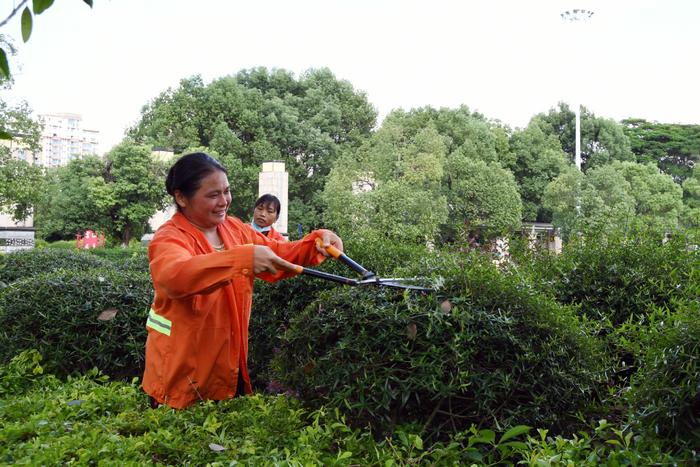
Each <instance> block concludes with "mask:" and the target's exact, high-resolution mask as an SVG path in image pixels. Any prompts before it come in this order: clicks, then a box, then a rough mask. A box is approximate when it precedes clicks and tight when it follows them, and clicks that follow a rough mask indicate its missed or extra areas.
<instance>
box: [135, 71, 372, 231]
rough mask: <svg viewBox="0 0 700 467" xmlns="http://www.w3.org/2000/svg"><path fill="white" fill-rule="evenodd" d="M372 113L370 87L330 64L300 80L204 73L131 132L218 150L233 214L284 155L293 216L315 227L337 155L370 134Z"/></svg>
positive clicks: (246, 205) (249, 201)
mask: <svg viewBox="0 0 700 467" xmlns="http://www.w3.org/2000/svg"><path fill="white" fill-rule="evenodd" d="M375 120H376V110H374V108H373V107H372V106H371V105H370V104H369V103H368V102H367V98H366V96H365V94H364V93H362V92H358V91H356V90H354V89H353V88H352V85H350V83H348V82H347V81H342V80H338V79H336V78H335V77H334V76H333V74H332V73H331V72H330V71H329V70H327V69H320V70H308V71H307V72H305V73H303V74H302V75H301V76H300V77H299V79H296V78H295V77H294V75H293V74H291V73H290V72H287V71H284V70H271V71H268V70H267V69H265V68H255V69H251V70H243V71H240V72H239V73H237V74H236V75H233V76H226V77H223V78H219V79H217V80H214V81H213V82H211V83H210V84H208V85H205V84H204V83H203V82H202V79H201V78H200V77H193V78H190V79H187V80H183V81H181V83H180V86H179V88H178V89H175V90H173V89H168V90H166V91H165V92H163V93H161V95H160V96H158V97H157V98H156V99H154V100H153V101H151V102H150V103H149V104H147V105H146V106H145V107H144V108H143V110H142V117H141V120H140V122H138V123H137V124H136V125H135V126H134V127H132V128H131V129H130V130H129V135H130V136H131V137H132V138H133V139H134V140H135V141H136V142H138V143H142V144H152V145H158V146H166V147H171V148H173V149H174V151H175V152H176V153H177V154H180V153H182V152H184V150H185V149H187V148H191V147H202V148H204V149H205V150H206V151H214V152H217V153H218V154H219V157H220V158H221V159H222V162H223V163H224V166H225V167H226V168H227V169H228V170H229V171H230V173H231V182H232V183H231V184H232V187H233V190H234V193H233V195H234V204H233V205H232V213H233V214H235V215H237V216H239V217H243V218H246V217H248V216H249V215H250V214H251V209H252V205H253V202H254V201H255V197H256V196H257V183H258V173H259V171H260V167H261V164H262V162H265V161H271V160H278V161H282V162H284V163H285V167H286V169H287V171H288V173H289V199H290V209H289V213H288V214H289V220H290V222H291V223H297V222H303V223H304V224H305V225H306V226H307V227H308V228H312V227H314V226H315V225H317V223H318V222H320V209H321V204H320V201H319V199H318V196H319V193H320V192H321V191H322V190H323V185H324V182H325V177H326V176H327V175H328V173H329V172H330V169H331V167H332V165H333V162H334V161H335V160H336V159H337V158H338V156H339V154H340V153H341V152H342V151H343V150H344V148H346V147H357V146H358V145H359V144H360V143H361V142H362V141H364V140H365V139H366V138H367V137H369V135H370V132H371V130H372V128H373V126H374V122H375ZM228 164H230V165H228ZM309 223H311V224H312V225H309Z"/></svg>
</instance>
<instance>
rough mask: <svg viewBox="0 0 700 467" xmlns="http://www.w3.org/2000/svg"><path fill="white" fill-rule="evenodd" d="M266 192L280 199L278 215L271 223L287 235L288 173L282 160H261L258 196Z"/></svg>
mask: <svg viewBox="0 0 700 467" xmlns="http://www.w3.org/2000/svg"><path fill="white" fill-rule="evenodd" d="M266 193H269V194H271V195H275V196H277V198H279V200H280V205H281V209H280V215H279V217H278V218H277V222H275V223H274V224H273V227H274V228H275V230H277V231H278V232H279V233H281V234H283V235H284V236H287V212H288V211H287V208H288V206H289V174H288V173H287V172H286V171H285V170H284V162H279V161H271V162H263V164H262V172H260V175H259V176H258V196H262V195H264V194H266Z"/></svg>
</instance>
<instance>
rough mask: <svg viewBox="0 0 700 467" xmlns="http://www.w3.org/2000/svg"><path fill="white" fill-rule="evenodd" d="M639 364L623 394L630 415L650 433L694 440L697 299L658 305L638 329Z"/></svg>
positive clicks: (698, 401) (699, 415) (698, 392)
mask: <svg viewBox="0 0 700 467" xmlns="http://www.w3.org/2000/svg"><path fill="white" fill-rule="evenodd" d="M640 337H641V345H640V348H641V352H640V354H641V355H640V357H639V370H638V371H637V373H636V374H635V375H634V377H633V378H632V383H631V390H630V392H629V400H630V402H631V407H632V410H633V411H634V415H635V418H636V419H638V420H639V421H640V422H641V423H642V424H644V425H645V426H646V427H648V428H649V429H650V431H652V432H654V433H658V434H659V435H661V436H662V437H664V438H666V439H669V440H671V441H673V442H675V443H676V444H677V445H681V446H682V445H686V446H689V447H693V446H694V447H695V448H697V447H698V446H700V302H698V300H697V299H696V300H694V301H689V302H685V303H680V304H676V306H675V307H674V309H669V308H660V309H658V310H656V312H655V313H654V315H653V316H652V317H651V323H650V325H649V326H648V328H647V331H646V332H643V333H641V336H640Z"/></svg>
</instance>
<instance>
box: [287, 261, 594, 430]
mask: <svg viewBox="0 0 700 467" xmlns="http://www.w3.org/2000/svg"><path fill="white" fill-rule="evenodd" d="M430 269H434V270H435V271H439V272H441V273H442V275H443V278H444V281H445V282H444V286H443V288H442V289H441V290H440V292H439V293H438V294H435V295H430V294H428V295H423V294H419V293H412V292H405V293H404V292H401V291H398V292H397V291H395V290H394V289H377V288H368V289H352V288H336V289H333V290H328V291H325V292H322V293H321V294H320V295H319V297H318V299H317V300H315V301H314V302H313V303H311V304H310V305H309V306H307V308H306V309H305V310H304V312H303V313H301V314H299V315H296V316H293V317H292V318H291V321H290V325H289V329H288V330H287V332H286V334H285V336H284V341H283V345H282V347H281V349H280V352H278V353H277V355H276V357H275V360H274V367H275V369H276V372H277V374H276V377H277V378H278V379H279V380H280V381H281V382H282V383H283V384H285V385H287V386H289V387H291V388H293V389H295V390H296V391H298V392H299V394H300V395H301V397H302V398H303V399H305V400H306V401H307V402H309V403H311V404H320V403H330V404H332V405H338V406H342V407H344V408H345V409H346V411H347V412H346V413H347V415H348V417H349V419H350V420H351V421H353V423H358V424H360V425H363V424H367V423H371V424H372V426H373V427H374V428H375V429H378V430H379V431H380V432H383V431H385V430H386V431H390V430H391V429H392V427H393V426H394V425H395V424H397V423H399V424H400V423H407V422H416V423H419V424H421V425H422V426H423V427H424V429H426V430H428V431H429V432H431V433H433V434H436V433H443V434H444V433H445V432H455V431H459V430H464V429H466V428H468V427H469V426H470V425H471V424H476V425H477V426H484V425H494V424H499V425H500V426H503V427H508V426H512V425H515V424H518V423H525V424H528V425H534V426H556V427H557V428H558V429H561V428H563V427H565V426H567V424H569V423H571V422H573V419H574V415H573V414H575V412H576V411H577V409H579V408H580V407H582V406H583V404H584V403H585V402H586V401H587V400H588V399H590V398H591V397H593V396H594V394H595V385H596V383H597V382H598V380H599V378H600V376H601V373H602V370H603V369H604V368H605V366H604V364H605V359H604V357H603V355H602V354H601V352H600V349H599V348H598V346H597V341H596V340H595V339H593V338H591V337H589V336H588V335H587V333H586V329H587V328H588V326H587V324H586V323H585V322H584V321H580V320H579V319H578V318H577V317H576V316H575V314H574V313H573V311H572V310H571V309H569V308H566V307H562V306H560V305H558V304H557V303H556V302H554V301H553V300H551V299H549V298H547V297H545V296H544V295H542V294H540V293H538V292H537V291H536V290H535V289H534V288H533V287H532V286H531V285H530V284H528V283H526V282H523V281H521V280H520V279H519V278H518V277H517V276H513V275H508V274H503V273H501V272H499V271H498V270H497V269H495V267H494V266H493V265H491V264H490V263H489V262H488V260H486V259H484V258H483V257H481V256H479V255H470V256H467V257H464V256H455V255H450V256H446V257H443V258H442V260H441V262H440V263H438V264H436V265H433V268H430Z"/></svg>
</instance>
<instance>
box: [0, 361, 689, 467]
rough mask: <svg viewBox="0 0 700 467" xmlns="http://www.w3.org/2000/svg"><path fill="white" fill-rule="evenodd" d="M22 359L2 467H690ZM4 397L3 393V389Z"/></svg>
mask: <svg viewBox="0 0 700 467" xmlns="http://www.w3.org/2000/svg"><path fill="white" fill-rule="evenodd" d="M40 357H41V356H40V355H39V354H38V353H37V352H36V351H27V352H25V353H23V354H22V355H20V356H18V357H16V358H15V359H13V361H12V362H11V363H10V365H8V366H2V365H0V399H2V402H1V403H0V462H2V463H3V464H11V465H14V464H17V465H66V464H78V465H151V464H157V465H205V464H206V465H212V466H219V465H238V464H243V465H334V466H351V465H373V466H375V465H376V466H380V465H381V466H396V465H520V464H524V465H552V466H553V465H577V466H578V465H590V466H593V465H696V464H697V461H698V458H697V455H695V456H694V455H693V453H692V452H691V451H689V450H688V451H685V452H681V453H679V454H678V455H671V454H669V453H667V452H664V451H663V449H661V448H660V445H659V443H658V441H657V440H656V439H655V438H654V437H653V436H651V437H647V436H639V435H638V434H637V433H635V432H633V431H631V430H630V428H629V427H618V426H616V425H612V424H609V423H607V422H606V421H605V420H601V421H599V422H598V423H596V424H595V425H594V426H593V427H587V429H586V430H582V431H581V432H579V433H577V434H576V436H574V437H571V438H570V439H567V438H562V437H560V436H556V437H554V436H549V435H547V432H546V430H537V433H535V431H536V430H534V429H528V427H522V426H519V427H515V428H514V429H512V430H508V431H505V432H502V431H501V430H498V431H493V430H490V429H482V430H477V429H476V428H470V429H469V430H468V431H464V432H460V433H458V434H457V435H455V436H454V437H453V438H450V439H448V440H447V441H446V442H438V443H430V444H429V443H426V442H424V441H423V439H422V438H421V436H420V434H418V433H416V432H415V431H411V429H410V428H409V427H404V428H401V429H399V430H397V431H396V432H395V433H394V434H393V435H392V436H391V437H387V438H384V439H380V440H375V439H374V437H373V436H372V435H373V434H372V433H371V432H369V431H361V430H356V429H351V428H350V427H349V426H348V425H347V424H346V423H345V421H344V420H343V419H342V417H339V416H338V414H337V411H336V410H332V409H328V410H326V409H321V410H319V411H316V412H312V413H309V412H307V411H306V410H304V409H303V408H302V407H300V406H299V404H298V403H297V401H295V400H294V399H293V398H287V397H260V396H252V397H242V398H237V399H233V400H230V401H224V402H220V403H217V404H212V403H205V404H195V405H194V406H192V407H190V408H188V409H187V410H170V409H168V408H165V407H163V408H160V409H156V410H150V409H147V404H148V402H147V397H146V395H145V394H144V392H143V391H142V390H141V389H140V388H139V386H138V382H137V381H132V382H131V383H122V382H109V381H106V378H104V377H102V376H100V375H99V374H97V373H96V372H93V371H91V372H89V373H88V374H86V375H84V376H80V377H75V378H68V379H67V380H65V381H61V380H59V379H57V378H56V377H54V376H53V375H42V368H41V366H40V365H39V360H40ZM3 390H6V391H4V392H3Z"/></svg>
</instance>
